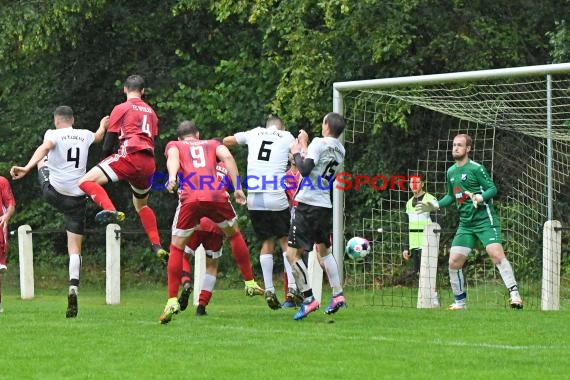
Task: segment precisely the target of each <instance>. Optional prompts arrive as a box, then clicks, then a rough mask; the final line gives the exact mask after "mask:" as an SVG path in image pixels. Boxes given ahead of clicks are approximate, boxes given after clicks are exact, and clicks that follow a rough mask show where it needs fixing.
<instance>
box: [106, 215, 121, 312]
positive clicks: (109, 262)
mask: <svg viewBox="0 0 570 380" xmlns="http://www.w3.org/2000/svg"><path fill="white" fill-rule="evenodd" d="M105 237H106V239H105V240H106V271H105V276H106V282H105V300H106V302H107V305H118V304H120V303H121V227H120V226H119V225H118V224H108V225H107V229H106V231H105Z"/></svg>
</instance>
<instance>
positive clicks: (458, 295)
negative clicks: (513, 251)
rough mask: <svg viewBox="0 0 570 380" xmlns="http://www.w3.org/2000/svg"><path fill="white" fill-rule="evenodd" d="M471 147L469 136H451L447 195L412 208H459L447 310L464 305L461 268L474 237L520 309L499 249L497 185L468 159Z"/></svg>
mask: <svg viewBox="0 0 570 380" xmlns="http://www.w3.org/2000/svg"><path fill="white" fill-rule="evenodd" d="M471 146H472V140H471V137H469V135H466V134H459V135H457V136H455V138H454V139H453V149H452V156H453V159H454V160H455V164H454V165H453V166H451V167H450V168H449V169H448V170H447V194H446V195H445V196H444V197H443V198H442V199H440V200H439V201H429V202H423V203H420V204H418V205H417V206H416V210H417V211H421V212H431V211H435V210H437V209H439V208H443V207H447V206H449V205H451V204H452V203H453V202H454V201H455V204H456V206H457V209H458V211H459V227H458V228H457V232H456V233H455V237H454V238H453V242H452V244H451V250H450V252H449V281H450V283H451V290H452V291H453V295H454V296H455V302H454V303H453V304H451V305H450V306H449V310H461V309H465V308H466V307H467V304H466V300H467V293H466V292H465V279H464V277H463V269H462V268H463V265H464V264H465V261H466V260H467V256H468V255H469V253H470V252H471V250H472V249H473V247H474V246H475V243H476V242H477V240H479V241H481V243H483V245H484V246H485V250H486V251H487V254H488V255H489V257H490V258H491V260H493V263H494V264H495V265H496V266H497V269H498V270H499V273H500V274H501V277H502V278H503V281H504V283H505V286H506V287H507V289H508V290H509V293H510V304H511V307H512V308H514V309H522V308H523V302H522V299H521V296H520V294H519V291H518V286H517V282H516V280H515V275H514V273H513V268H512V267H511V264H510V263H509V260H507V258H506V256H505V251H504V250H503V245H502V242H503V240H502V237H501V224H500V220H499V217H498V216H497V213H496V212H495V209H494V208H493V205H492V203H491V199H492V198H493V197H494V196H495V194H497V188H496V187H495V184H494V183H493V180H492V179H491V177H490V176H489V173H487V170H485V168H484V167H483V166H482V165H481V164H478V163H476V162H474V161H471V160H470V159H469V152H470V151H471Z"/></svg>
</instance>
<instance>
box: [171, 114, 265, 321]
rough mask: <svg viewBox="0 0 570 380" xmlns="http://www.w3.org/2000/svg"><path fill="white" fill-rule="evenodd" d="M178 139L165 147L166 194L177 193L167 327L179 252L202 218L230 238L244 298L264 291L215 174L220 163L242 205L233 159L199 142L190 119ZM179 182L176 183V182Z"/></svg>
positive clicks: (214, 144)
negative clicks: (215, 225) (255, 276)
mask: <svg viewBox="0 0 570 380" xmlns="http://www.w3.org/2000/svg"><path fill="white" fill-rule="evenodd" d="M177 134H178V141H171V142H169V143H168V145H167V146H166V157H167V161H166V166H167V168H168V177H169V178H168V185H167V190H168V191H169V192H175V191H177V190H178V189H179V194H180V199H179V203H178V207H177V209H176V214H175V215H174V221H173V223H172V240H171V244H170V256H169V258H168V302H167V303H166V307H165V308H164V311H163V313H162V315H161V316H160V322H161V323H163V324H164V323H168V322H170V321H171V320H172V316H173V315H174V314H176V313H178V312H179V311H180V304H179V303H178V298H177V296H178V288H179V286H180V278H181V275H182V260H183V255H184V252H183V249H184V246H185V244H186V242H187V240H188V238H189V237H190V236H191V235H192V233H193V232H194V231H195V230H196V229H197V228H198V226H199V225H200V219H201V218H202V217H208V218H210V219H211V220H212V221H213V222H215V223H216V224H217V225H218V226H219V227H220V228H221V229H222V231H223V232H224V235H225V236H226V238H227V239H228V241H229V243H230V246H231V249H232V254H233V256H234V258H235V259H236V261H237V262H238V266H239V267H240V271H241V272H242V275H243V276H244V280H245V291H246V295H248V296H254V295H263V294H264V290H263V289H262V288H260V287H259V285H257V283H256V282H255V280H254V279H253V273H252V271H251V264H250V261H249V250H248V248H247V245H246V243H245V240H244V239H243V236H242V234H241V232H240V230H239V228H238V225H237V215H236V213H235V211H234V209H233V207H232V204H231V202H230V200H229V194H228V192H227V191H226V190H225V185H227V183H224V182H223V181H221V180H220V179H219V177H218V176H217V171H216V162H217V161H218V159H219V160H220V161H221V162H223V163H224V165H225V166H226V168H227V171H228V177H229V179H230V181H231V184H232V185H233V188H234V189H235V190H234V197H235V200H236V202H237V203H238V204H241V205H244V204H245V203H246V198H245V194H244V193H243V191H242V190H241V189H240V184H239V182H238V176H239V172H238V169H237V166H236V163H235V160H234V158H233V156H232V154H231V153H230V151H229V150H228V148H226V147H225V146H224V145H222V144H220V143H219V142H218V141H216V140H200V133H199V131H198V128H197V127H196V125H195V124H194V123H193V122H192V121H184V122H182V123H181V124H180V125H179V126H178V130H177ZM178 179H180V185H179V186H177V184H178Z"/></svg>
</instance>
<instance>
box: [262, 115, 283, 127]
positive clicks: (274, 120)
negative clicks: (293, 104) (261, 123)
mask: <svg viewBox="0 0 570 380" xmlns="http://www.w3.org/2000/svg"><path fill="white" fill-rule="evenodd" d="M272 125H274V126H275V127H276V128H277V129H283V120H281V119H280V118H278V117H277V116H269V117H268V118H267V121H266V122H265V127H266V128H267V127H270V126H272Z"/></svg>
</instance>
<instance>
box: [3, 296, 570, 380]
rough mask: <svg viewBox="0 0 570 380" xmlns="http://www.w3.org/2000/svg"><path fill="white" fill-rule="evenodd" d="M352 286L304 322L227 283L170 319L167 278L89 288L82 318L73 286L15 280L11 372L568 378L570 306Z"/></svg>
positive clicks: (8, 324)
mask: <svg viewBox="0 0 570 380" xmlns="http://www.w3.org/2000/svg"><path fill="white" fill-rule="evenodd" d="M346 295H347V301H348V302H349V308H346V309H341V310H340V311H339V312H338V313H337V314H336V315H334V316H333V317H330V316H326V315H324V314H323V313H322V309H324V305H323V307H322V309H321V310H319V311H317V312H315V313H313V314H311V315H309V316H308V317H307V318H306V319H305V320H302V321H298V322H297V321H293V319H292V318H293V315H294V313H295V311H294V310H292V309H282V310H277V311H274V310H270V309H269V308H268V307H267V305H266V304H265V302H264V300H263V299H262V298H261V297H256V298H247V297H245V295H244V294H243V292H242V291H238V290H218V291H215V292H214V296H213V298H212V302H211V305H210V306H209V307H208V313H209V315H208V316H206V317H196V316H195V315H194V311H195V310H194V308H193V307H192V306H190V307H189V308H188V309H187V310H186V311H185V312H182V313H180V314H178V315H176V316H175V317H174V320H173V321H172V322H171V323H170V324H168V325H160V324H159V322H158V316H159V315H160V313H161V311H162V308H163V307H164V304H165V302H166V289H165V288H163V287H160V288H158V287H153V288H151V289H144V290H139V289H129V290H126V291H123V293H122V295H121V305H116V306H110V305H105V295H104V290H100V289H94V288H91V289H90V288H88V287H86V288H85V289H81V291H80V293H79V315H78V317H77V318H76V319H66V318H65V309H66V306H67V299H66V289H64V290H61V291H56V290H36V297H35V299H33V300H27V301H24V300H21V299H20V298H19V296H18V294H16V292H15V291H12V292H10V290H7V293H6V291H5V294H4V300H3V301H4V306H5V309H6V310H5V312H4V313H3V314H0V339H1V342H2V353H1V354H0V378H2V379H91V378H93V379H119V378H120V379H131V378H132V379H162V378H170V379H178V378H187V379H244V380H255V379H298V378H308V379H451V378H454V379H456V378H468V379H489V378H498V379H513V378H517V379H537V378H540V379H547V378H552V379H561V378H568V365H567V360H568V357H569V356H570V339H569V338H568V337H569V336H570V323H569V322H570V318H569V316H568V313H566V312H539V311H512V310H508V309H505V308H497V309H496V310H490V309H485V310H478V309H473V310H466V311H459V312H448V311H446V310H445V309H436V310H417V309H413V308H393V307H381V306H365V305H364V304H365V300H364V297H363V296H361V295H360V294H351V293H350V292H348V293H347V294H346ZM326 296H327V297H328V294H326ZM326 300H328V298H327V299H325V301H326Z"/></svg>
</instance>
